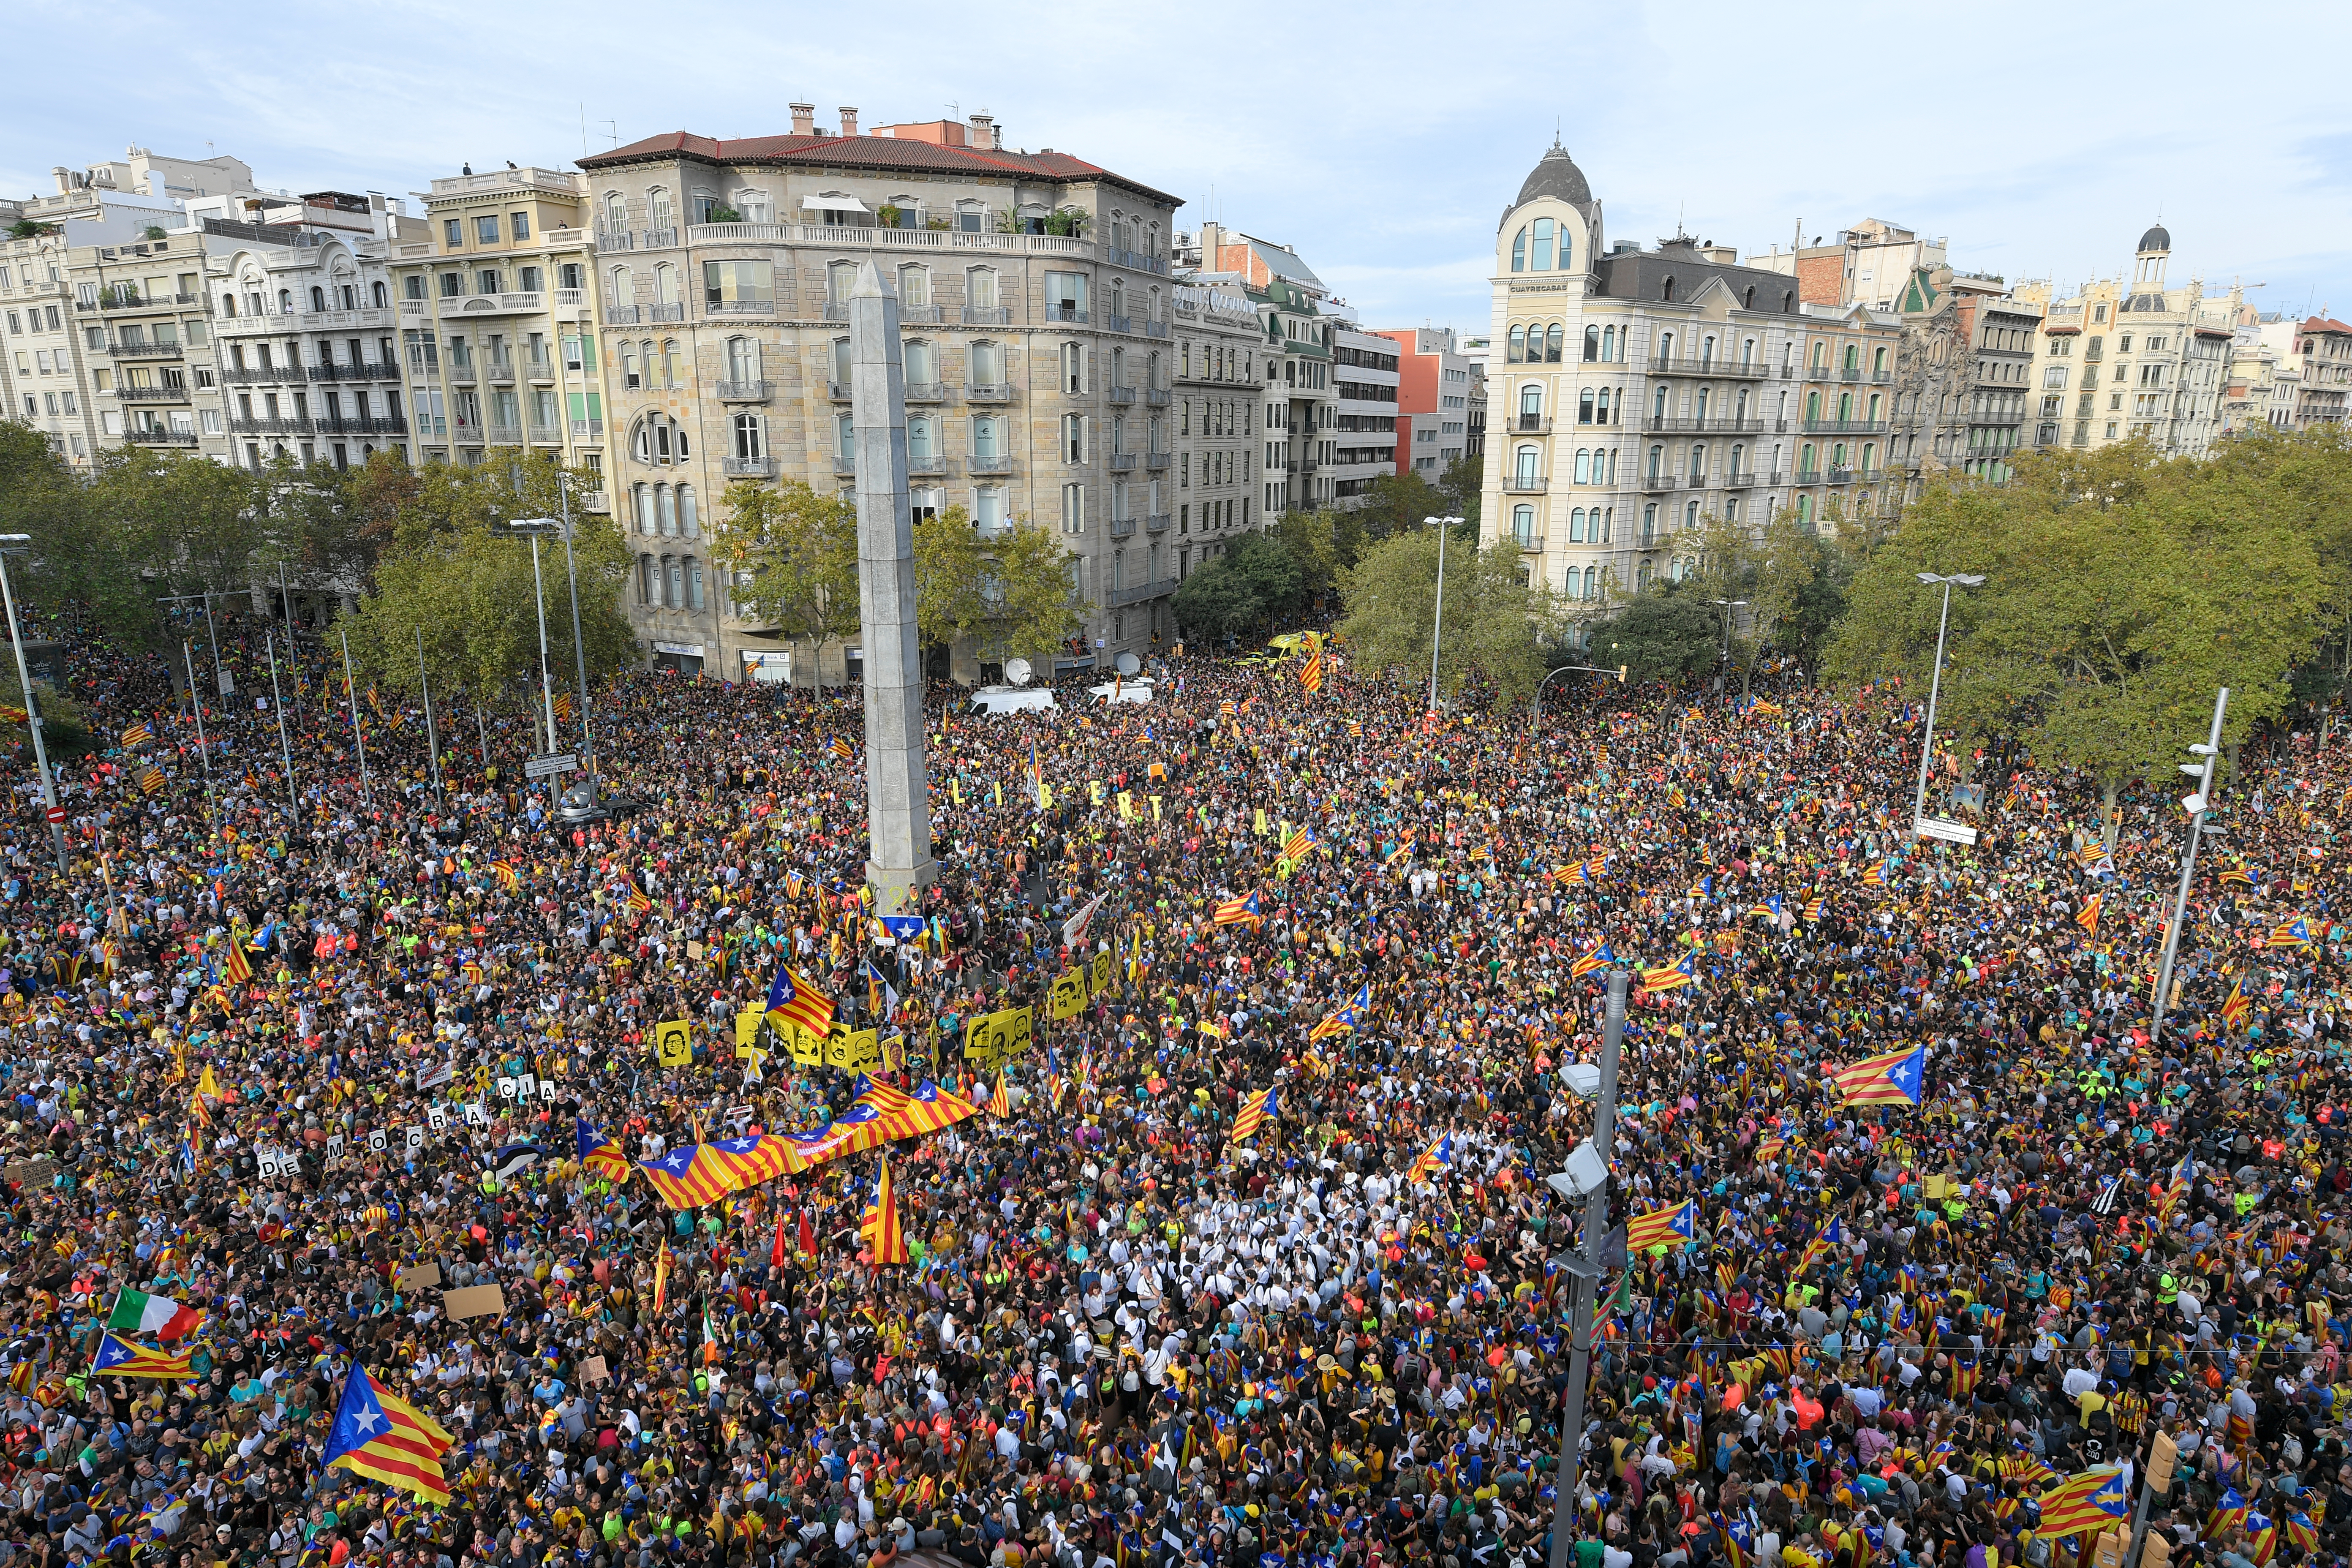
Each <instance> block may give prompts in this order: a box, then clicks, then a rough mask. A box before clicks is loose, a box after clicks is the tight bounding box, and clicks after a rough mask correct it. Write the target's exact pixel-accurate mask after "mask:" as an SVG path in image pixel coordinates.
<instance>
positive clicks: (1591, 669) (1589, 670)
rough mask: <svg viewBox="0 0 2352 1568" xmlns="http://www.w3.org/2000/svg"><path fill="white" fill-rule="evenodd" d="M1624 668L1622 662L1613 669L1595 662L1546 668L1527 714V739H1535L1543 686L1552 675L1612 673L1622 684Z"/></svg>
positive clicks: (1537, 684) (1541, 709) (1613, 644)
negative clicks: (1602, 666)
mask: <svg viewBox="0 0 2352 1568" xmlns="http://www.w3.org/2000/svg"><path fill="white" fill-rule="evenodd" d="M1609 646H1610V647H1612V648H1613V647H1616V646H1617V645H1616V644H1615V643H1611V644H1610V645H1609ZM1626 668H1627V667H1626V666H1624V665H1622V664H1621V665H1619V666H1618V667H1617V668H1614V669H1604V668H1601V666H1599V665H1597V664H1563V665H1560V666H1559V667H1557V668H1553V669H1549V670H1547V671H1546V672H1545V673H1544V678H1543V679H1541V680H1538V681H1537V682H1536V700H1535V703H1534V705H1533V708H1532V710H1530V711H1529V712H1528V740H1530V741H1532V740H1534V739H1535V736H1536V721H1538V720H1539V719H1541V718H1542V717H1543V693H1544V688H1545V687H1547V686H1549V685H1550V684H1551V678H1552V677H1553V676H1555V675H1576V674H1584V675H1613V676H1615V677H1616V678H1617V684H1618V685H1620V686H1622V685H1624V684H1625V673H1626Z"/></svg>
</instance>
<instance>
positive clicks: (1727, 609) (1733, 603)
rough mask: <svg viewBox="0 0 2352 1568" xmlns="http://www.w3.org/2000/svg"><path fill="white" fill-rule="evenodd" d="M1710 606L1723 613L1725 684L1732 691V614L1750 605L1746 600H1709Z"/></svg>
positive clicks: (1726, 688) (1725, 687)
mask: <svg viewBox="0 0 2352 1568" xmlns="http://www.w3.org/2000/svg"><path fill="white" fill-rule="evenodd" d="M1707 603H1708V604H1710V605H1714V606H1715V607H1716V608H1717V609H1718V610H1721V611H1722V612H1723V683H1724V689H1725V690H1726V691H1728V690H1730V689H1731V612H1732V611H1734V610H1736V609H1738V608H1739V607H1740V606H1741V605H1745V604H1747V603H1748V601H1747V600H1745V599H1709V600H1708V601H1707Z"/></svg>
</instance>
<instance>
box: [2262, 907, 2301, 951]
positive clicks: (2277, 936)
mask: <svg viewBox="0 0 2352 1568" xmlns="http://www.w3.org/2000/svg"><path fill="white" fill-rule="evenodd" d="M2265 945H2266V946H2270V947H2309V946H2310V945H2311V928H2310V927H2309V926H2308V925H2305V923H2304V920H2303V917H2302V916H2301V915H2297V916H2295V917H2294V919H2293V920H2291V921H2281V922H2280V923H2279V924H2278V925H2276V926H2274V927H2273V928H2272V931H2271V934H2270V938H2269V941H2268V942H2266V943H2265Z"/></svg>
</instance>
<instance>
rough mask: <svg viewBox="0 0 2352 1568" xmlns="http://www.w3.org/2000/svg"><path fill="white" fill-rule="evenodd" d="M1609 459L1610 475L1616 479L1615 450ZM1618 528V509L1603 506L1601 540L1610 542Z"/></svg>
mask: <svg viewBox="0 0 2352 1568" xmlns="http://www.w3.org/2000/svg"><path fill="white" fill-rule="evenodd" d="M1609 459H1610V461H1609V472H1610V477H1611V478H1612V479H1614V478H1615V477H1616V473H1617V454H1616V453H1614V452H1612V453H1610V454H1609ZM1616 529H1617V509H1616V508H1615V507H1613V506H1609V507H1602V508H1601V543H1603V544H1606V543H1608V542H1609V536H1610V535H1611V534H1612V533H1613V532H1615V531H1616Z"/></svg>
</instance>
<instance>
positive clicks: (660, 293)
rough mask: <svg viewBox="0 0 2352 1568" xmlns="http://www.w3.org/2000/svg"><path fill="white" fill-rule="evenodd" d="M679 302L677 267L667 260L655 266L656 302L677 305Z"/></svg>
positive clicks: (657, 303)
mask: <svg viewBox="0 0 2352 1568" xmlns="http://www.w3.org/2000/svg"><path fill="white" fill-rule="evenodd" d="M677 302H678V300H677V268H675V267H673V266H671V265H670V264H669V263H668V262H667V261H665V262H663V263H662V264H661V265H660V266H658V267H656V268H654V303H655V304H656V305H675V304H677Z"/></svg>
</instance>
